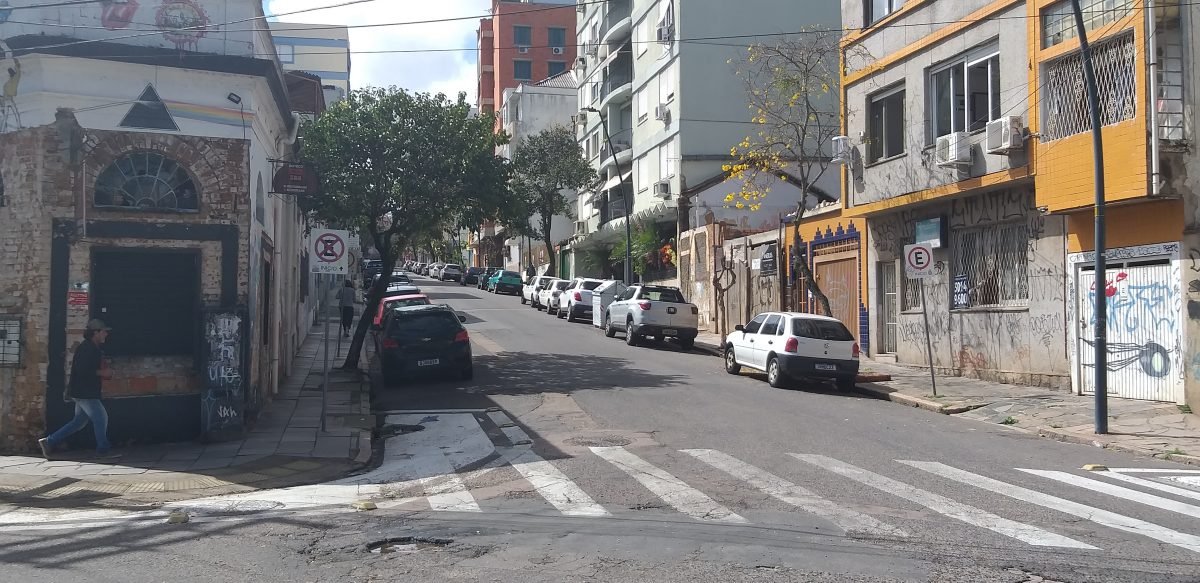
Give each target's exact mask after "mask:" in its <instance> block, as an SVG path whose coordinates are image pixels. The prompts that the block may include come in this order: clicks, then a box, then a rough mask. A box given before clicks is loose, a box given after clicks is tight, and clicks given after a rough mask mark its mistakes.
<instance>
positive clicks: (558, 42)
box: [547, 27, 567, 49]
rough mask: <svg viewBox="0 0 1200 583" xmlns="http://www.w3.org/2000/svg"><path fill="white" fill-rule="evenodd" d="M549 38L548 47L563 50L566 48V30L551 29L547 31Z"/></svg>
mask: <svg viewBox="0 0 1200 583" xmlns="http://www.w3.org/2000/svg"><path fill="white" fill-rule="evenodd" d="M547 33H548V34H549V38H550V43H549V44H550V46H551V47H557V48H560V49H561V48H563V47H565V46H567V29H565V28H555V27H551V28H550V29H549V30H547Z"/></svg>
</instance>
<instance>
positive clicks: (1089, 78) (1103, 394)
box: [1071, 0, 1153, 434]
mask: <svg viewBox="0 0 1200 583" xmlns="http://www.w3.org/2000/svg"><path fill="white" fill-rule="evenodd" d="M1071 8H1073V9H1074V11H1075V29H1076V31H1077V33H1078V35H1079V51H1080V56H1081V58H1082V63H1083V77H1084V81H1086V84H1087V99H1088V109H1089V110H1090V111H1089V113H1091V120H1092V158H1093V159H1092V171H1093V173H1094V174H1095V178H1094V181H1095V186H1096V206H1095V218H1096V228H1095V235H1096V242H1095V246H1096V271H1095V274H1096V282H1095V284H1094V285H1093V288H1094V289H1095V290H1096V293H1095V308H1094V309H1095V311H1096V324H1095V325H1094V326H1093V329H1094V330H1095V331H1094V332H1093V334H1094V336H1095V344H1093V346H1092V348H1093V349H1094V350H1095V356H1094V358H1093V360H1094V362H1095V369H1094V370H1095V373H1094V379H1095V390H1096V393H1095V403H1096V404H1095V423H1096V433H1097V434H1105V433H1108V296H1107V294H1106V293H1105V292H1106V291H1107V288H1108V278H1107V276H1106V275H1105V269H1106V265H1105V257H1104V254H1105V253H1106V251H1107V250H1106V248H1105V243H1106V241H1105V222H1104V139H1103V134H1102V132H1101V131H1100V130H1101V126H1100V96H1099V93H1100V92H1099V91H1098V90H1097V88H1096V69H1095V68H1094V67H1093V66H1092V47H1091V45H1089V44H1088V38H1087V29H1086V28H1084V25H1083V9H1082V8H1080V6H1079V0H1071ZM1151 74H1153V73H1151Z"/></svg>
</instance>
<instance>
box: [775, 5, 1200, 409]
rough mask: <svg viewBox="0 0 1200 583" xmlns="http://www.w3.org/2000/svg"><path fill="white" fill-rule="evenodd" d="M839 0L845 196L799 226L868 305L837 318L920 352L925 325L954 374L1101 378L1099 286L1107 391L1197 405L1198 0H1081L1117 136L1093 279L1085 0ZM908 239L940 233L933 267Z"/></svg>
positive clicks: (819, 268) (1019, 379)
mask: <svg viewBox="0 0 1200 583" xmlns="http://www.w3.org/2000/svg"><path fill="white" fill-rule="evenodd" d="M841 5H842V19H843V22H844V23H845V27H846V29H847V30H848V31H849V32H847V33H846V34H845V36H844V37H843V40H842V46H843V49H844V51H845V52H844V68H843V77H842V87H841V92H842V107H843V110H842V112H843V120H844V121H843V124H844V126H843V133H844V134H845V136H846V139H847V141H848V147H847V148H846V149H845V150H843V151H840V152H838V153H837V154H838V157H839V158H840V159H842V160H844V161H845V166H844V173H843V176H842V179H843V195H844V196H843V198H842V208H840V209H839V210H837V211H836V212H833V213H828V214H824V215H821V216H818V217H813V218H811V219H807V220H805V221H803V223H802V232H803V233H804V236H805V237H806V241H805V242H803V243H802V245H803V246H804V247H803V248H802V249H793V250H792V252H791V253H790V255H791V256H793V257H803V258H804V260H806V261H809V262H810V265H812V266H813V271H814V273H815V274H816V275H817V277H818V279H820V280H822V286H826V287H827V286H829V285H830V284H832V283H834V282H837V283H838V284H840V285H839V286H838V289H840V290H845V291H846V294H848V295H850V296H851V297H850V301H852V302H855V303H857V304H858V307H859V309H858V310H857V314H855V313H853V312H851V313H849V315H848V316H840V317H843V320H846V324H847V325H848V326H849V327H850V328H851V329H852V330H856V331H858V335H859V341H860V343H861V344H862V345H863V346H864V348H865V349H868V350H869V352H870V353H871V355H872V357H874V358H881V359H892V360H896V361H899V362H902V363H907V364H914V365H923V366H924V365H927V364H926V363H927V360H926V359H927V358H928V357H927V356H926V354H925V349H924V347H925V340H926V338H927V337H928V339H929V341H930V344H931V345H932V352H933V354H932V360H933V362H932V366H934V367H935V368H936V369H937V370H938V371H939V372H941V373H947V374H959V375H966V376H975V377H980V378H987V379H992V380H1000V381H1005V382H1016V383H1023V384H1037V385H1043V386H1052V387H1064V388H1065V387H1070V388H1071V389H1072V390H1073V391H1075V392H1077V393H1080V394H1087V393H1091V392H1093V389H1094V376H1095V375H1094V372H1095V367H1094V364H1093V363H1094V360H1093V354H1094V344H1093V339H1094V338H1095V332H1094V325H1095V322H1096V318H1095V313H1094V309H1093V306H1094V303H1093V302H1094V300H1095V297H1096V294H1097V293H1104V294H1105V295H1106V296H1107V298H1108V302H1109V305H1108V306H1109V307H1108V314H1107V316H1108V327H1107V337H1108V343H1109V344H1108V363H1109V365H1108V370H1109V372H1108V377H1109V390H1110V391H1113V392H1114V394H1116V395H1117V396H1123V397H1130V398H1140V399H1148V400H1159V401H1174V402H1178V403H1183V402H1185V401H1191V402H1192V405H1193V406H1195V403H1196V402H1197V401H1198V399H1197V396H1198V395H1200V367H1198V366H1197V364H1198V363H1200V359H1198V358H1197V356H1196V355H1197V354H1200V344H1198V343H1197V342H1196V341H1194V340H1192V339H1194V338H1200V266H1198V265H1200V263H1198V259H1197V258H1200V202H1198V200H1197V196H1196V194H1195V186H1194V180H1193V179H1190V178H1186V177H1187V176H1194V175H1195V174H1196V168H1195V166H1196V158H1195V157H1194V156H1187V155H1185V152H1186V151H1188V148H1190V145H1191V140H1192V139H1194V138H1193V135H1194V129H1193V128H1192V126H1191V124H1190V120H1188V118H1187V117H1186V116H1185V115H1184V112H1186V111H1189V110H1190V109H1191V108H1192V107H1193V104H1191V102H1190V97H1189V96H1190V95H1194V94H1195V93H1194V91H1195V89H1196V80H1195V76H1194V75H1193V74H1192V71H1191V70H1190V67H1189V65H1188V64H1189V63H1191V62H1195V57H1196V56H1197V54H1198V51H1197V48H1196V47H1192V46H1188V44H1187V43H1186V42H1185V41H1184V40H1183V39H1185V38H1186V35H1184V34H1183V33H1182V31H1183V30H1186V28H1187V24H1186V23H1188V22H1190V21H1192V19H1194V18H1195V17H1196V16H1197V15H1200V12H1198V11H1197V9H1196V7H1187V8H1184V6H1183V5H1182V4H1180V3H1177V2H1159V1H1154V0H1148V1H1146V2H1142V1H1138V0H1115V1H1113V0H1083V2H1082V5H1083V6H1082V8H1083V10H1084V12H1085V21H1086V28H1087V30H1088V34H1089V40H1090V41H1091V43H1092V47H1093V55H1094V63H1095V67H1096V71H1097V78H1098V79H1097V80H1098V85H1099V93H1100V102H1101V104H1102V111H1101V121H1102V124H1103V127H1102V134H1103V137H1104V143H1105V146H1106V150H1105V165H1104V168H1105V170H1104V172H1105V180H1106V189H1105V200H1106V206H1107V223H1108V237H1107V243H1106V245H1107V247H1108V251H1107V252H1106V258H1107V261H1108V269H1107V271H1106V274H1105V275H1106V277H1105V280H1106V281H1104V282H1097V281H1096V279H1097V278H1096V276H1095V272H1094V270H1093V267H1092V261H1093V260H1094V259H1095V247H1094V245H1093V242H1094V235H1093V209H1092V207H1093V202H1094V188H1093V187H1094V184H1093V174H1092V160H1093V157H1092V132H1091V124H1090V118H1089V109H1088V103H1087V100H1086V96H1085V94H1084V92H1083V91H1082V87H1083V81H1082V57H1081V51H1080V44H1079V39H1078V38H1077V35H1076V29H1075V24H1074V19H1073V15H1072V12H1071V3H1070V0H1027V1H1002V2H996V1H993V0H924V1H922V0H908V1H905V2H901V1H889V2H880V1H874V0H842V2H841ZM1156 5H1157V6H1156ZM895 31H903V33H895ZM831 233H838V234H839V235H838V236H836V237H833V239H836V245H835V246H833V247H832V248H831V250H832V251H836V253H832V254H829V255H826V254H825V253H824V250H825V248H826V243H827V242H829V241H831V239H830V238H829V235H830V234H831ZM913 243H925V244H928V245H930V246H932V247H933V248H934V259H935V261H936V262H937V263H938V265H939V266H940V271H939V273H938V275H936V276H935V277H933V278H930V279H909V278H907V277H906V275H905V269H904V266H903V257H902V255H903V249H904V246H905V245H907V244H913ZM834 268H836V269H834ZM835 274H840V275H835ZM839 278H840V279H839ZM827 289H828V288H827ZM922 290H923V291H924V293H922ZM922 304H925V305H922ZM922 311H926V312H928V314H929V325H928V327H926V325H925V324H924V323H923V318H922ZM1189 397H1190V399H1189Z"/></svg>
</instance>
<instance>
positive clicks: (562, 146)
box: [512, 125, 596, 273]
mask: <svg viewBox="0 0 1200 583" xmlns="http://www.w3.org/2000/svg"><path fill="white" fill-rule="evenodd" d="M512 166H513V178H512V189H513V191H514V192H515V193H516V194H517V195H518V197H519V198H520V199H522V200H523V201H524V202H525V205H526V207H527V208H528V210H530V211H532V213H533V214H534V215H536V216H537V218H538V222H537V227H535V228H534V229H533V233H532V235H533V236H535V237H537V238H539V239H541V241H542V243H543V244H545V245H546V256H547V257H549V259H550V267H549V273H554V268H555V265H554V261H555V256H554V241H553V240H552V239H551V237H550V227H551V223H552V221H553V220H554V217H555V216H560V215H565V216H567V217H572V218H573V217H574V212H573V209H572V208H571V205H570V203H569V202H568V201H567V197H566V196H564V195H563V191H577V190H579V189H581V188H583V187H585V186H587V185H589V184H592V183H594V182H595V181H596V172H595V171H594V170H592V166H591V165H590V164H588V163H587V160H584V158H583V150H582V149H581V148H580V147H579V142H577V141H575V133H574V132H572V131H571V129H570V128H568V127H567V126H565V125H555V126H552V127H550V128H548V129H545V130H542V131H540V132H538V133H536V134H534V135H532V136H529V137H527V138H525V139H523V140H521V142H520V144H519V145H518V146H517V148H516V151H515V152H514V153H513V160H512ZM526 216H527V217H528V216H529V215H526Z"/></svg>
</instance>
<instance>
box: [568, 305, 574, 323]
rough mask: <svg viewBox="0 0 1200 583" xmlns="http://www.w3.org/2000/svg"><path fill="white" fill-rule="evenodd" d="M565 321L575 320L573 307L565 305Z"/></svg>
mask: <svg viewBox="0 0 1200 583" xmlns="http://www.w3.org/2000/svg"><path fill="white" fill-rule="evenodd" d="M567 321H568V322H574V321H575V309H574V308H572V307H570V306H567Z"/></svg>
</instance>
